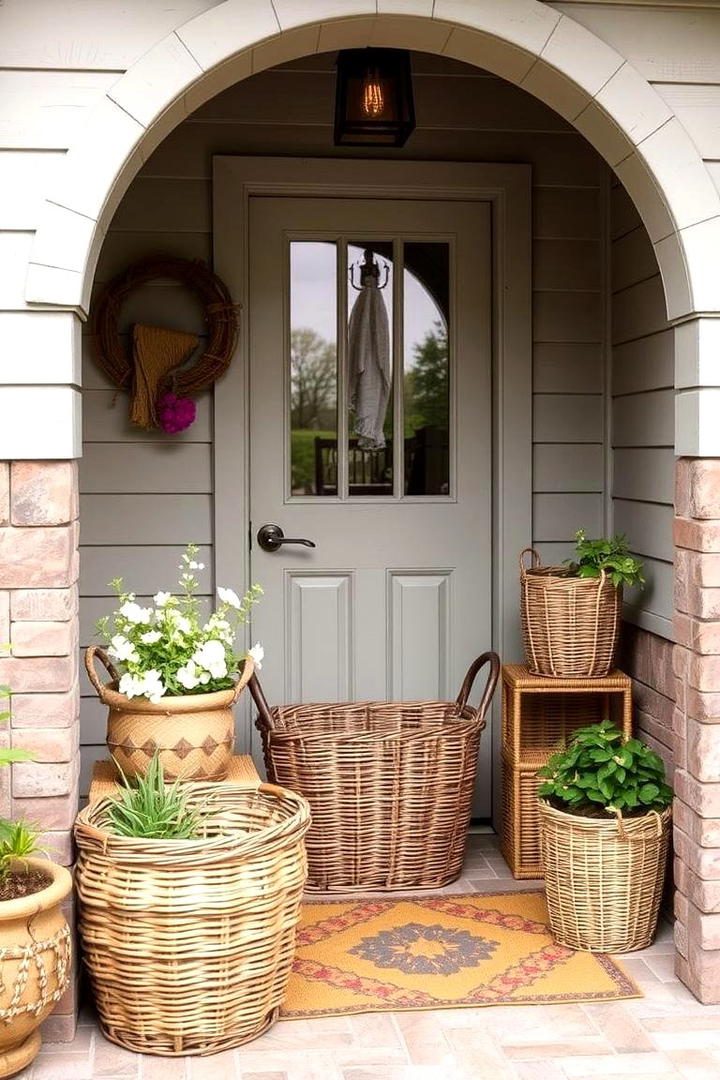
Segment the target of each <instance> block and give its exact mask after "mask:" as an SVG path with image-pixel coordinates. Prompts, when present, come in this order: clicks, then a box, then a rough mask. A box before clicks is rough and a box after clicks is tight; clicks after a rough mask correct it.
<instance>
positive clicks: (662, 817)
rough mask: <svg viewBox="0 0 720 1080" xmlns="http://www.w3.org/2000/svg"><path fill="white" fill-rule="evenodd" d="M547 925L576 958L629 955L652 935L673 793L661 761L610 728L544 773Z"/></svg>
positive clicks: (576, 745)
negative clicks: (582, 953) (580, 952)
mask: <svg viewBox="0 0 720 1080" xmlns="http://www.w3.org/2000/svg"><path fill="white" fill-rule="evenodd" d="M538 776H539V777H540V779H541V781H542V783H541V784H540V787H539V788H538V796H539V799H540V846H541V858H542V863H543V868H544V871H545V891H546V895H547V903H548V912H549V915H550V926H551V928H552V931H553V934H554V936H555V938H556V940H557V941H558V942H559V943H560V944H561V945H567V946H569V947H570V948H572V949H585V950H589V951H591V952H631V951H633V950H635V949H644V948H645V947H646V946H647V945H649V944H650V943H651V941H652V939H653V937H654V935H655V930H656V927H657V917H658V910H659V906H660V898H661V896H662V890H663V882H664V879H665V869H666V863H667V850H668V838H669V831H670V817H671V811H670V803H671V801H672V790H671V788H670V787H669V785H668V784H667V783H666V781H665V767H664V765H663V762H662V759H661V758H660V757H659V756H658V755H657V754H656V753H655V752H654V751H653V750H651V749H650V748H649V747H648V746H647V745H646V744H645V743H643V742H642V741H641V740H640V739H635V738H627V737H626V736H625V735H624V734H623V733H622V732H621V731H620V730H619V729H618V728H616V727H615V726H614V725H613V724H612V723H611V722H610V721H609V720H605V721H603V722H602V723H601V724H592V725H591V726H589V727H585V728H581V729H580V730H579V731H577V732H576V733H575V735H574V736H573V738H572V740H571V741H570V742H569V744H568V746H567V747H566V749H564V750H562V751H560V752H559V753H557V754H555V755H553V757H552V758H551V759H550V761H549V762H548V764H547V765H545V766H543V768H541V769H540V770H539V771H538Z"/></svg>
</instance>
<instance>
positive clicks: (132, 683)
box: [118, 674, 143, 698]
mask: <svg viewBox="0 0 720 1080" xmlns="http://www.w3.org/2000/svg"><path fill="white" fill-rule="evenodd" d="M118 690H119V691H120V693H121V694H125V696H126V697H129V698H134V697H142V695H143V680H142V676H138V675H129V674H125V675H123V676H122V678H121V679H120V682H119V683H118Z"/></svg>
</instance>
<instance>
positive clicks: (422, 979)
mask: <svg viewBox="0 0 720 1080" xmlns="http://www.w3.org/2000/svg"><path fill="white" fill-rule="evenodd" d="M641 996H642V995H641V993H640V991H639V990H638V988H637V987H636V986H635V984H634V983H633V982H632V980H631V979H630V978H629V977H628V976H627V975H626V974H625V972H624V971H623V970H622V968H621V967H620V965H619V964H618V963H617V962H616V961H614V960H612V959H611V958H610V957H609V956H605V955H600V954H597V953H584V952H575V951H573V950H572V949H567V948H565V947H564V946H561V945H556V944H555V943H554V942H553V939H552V936H551V934H550V930H549V927H548V920H547V909H546V907H545V897H544V895H543V894H542V893H539V892H509V893H492V894H487V895H481V894H479V893H470V894H468V895H463V896H448V895H445V896H428V895H426V896H422V897H417V898H414V897H394V898H392V899H388V898H385V897H380V898H376V897H367V898H364V899H358V900H322V901H317V902H311V903H307V904H305V905H304V906H303V909H302V916H301V920H300V925H299V927H298V937H297V953H296V958H295V963H294V965H293V972H292V975H291V976H290V983H289V986H288V992H287V995H286V998H285V1004H284V1006H283V1009H282V1016H283V1017H286V1018H292V1017H306V1016H326V1015H336V1014H341V1013H363V1012H386V1011H387V1012H395V1011H397V1010H400V1009H455V1008H461V1007H470V1006H474V1007H476V1008H477V1007H479V1006H482V1005H532V1004H537V1005H547V1004H553V1003H559V1002H585V1001H620V1000H623V999H625V998H634V997H641Z"/></svg>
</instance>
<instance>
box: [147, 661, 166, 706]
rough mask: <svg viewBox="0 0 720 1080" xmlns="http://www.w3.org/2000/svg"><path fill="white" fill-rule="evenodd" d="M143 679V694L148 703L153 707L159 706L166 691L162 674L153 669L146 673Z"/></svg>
mask: <svg viewBox="0 0 720 1080" xmlns="http://www.w3.org/2000/svg"><path fill="white" fill-rule="evenodd" d="M141 678H142V682H143V691H142V692H143V694H144V695H145V697H146V698H147V699H148V701H151V702H152V703H153V705H157V704H158V703H159V701H160V698H161V697H162V696H163V694H164V693H165V689H166V687H165V684H164V682H163V681H162V676H161V674H160V672H159V671H156V670H155V668H151V669H150V671H146V672H145V674H144V675H142V676H141Z"/></svg>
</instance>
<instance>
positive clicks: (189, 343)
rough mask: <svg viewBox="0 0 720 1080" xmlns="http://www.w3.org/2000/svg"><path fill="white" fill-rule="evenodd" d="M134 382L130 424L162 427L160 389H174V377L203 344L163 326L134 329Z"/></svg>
mask: <svg viewBox="0 0 720 1080" xmlns="http://www.w3.org/2000/svg"><path fill="white" fill-rule="evenodd" d="M132 340H133V359H134V362H135V374H134V379H133V390H132V401H131V403H130V421H131V423H133V424H137V426H138V427H141V428H145V429H148V428H153V427H157V426H158V422H157V414H156V408H155V407H156V404H157V399H158V394H159V392H160V388H161V386H162V384H163V382H165V383H166V384H167V385H166V387H165V389H171V385H170V383H171V380H170V376H171V375H172V372H173V371H176V370H178V369H179V368H181V367H182V366H183V364H185V363H186V362H187V361H188V360H189V359H190V357H191V356H192V353H193V351H194V350H195V348H196V347H197V343H198V341H199V340H200V339H199V338H198V336H197V334H186V333H185V332H184V331H182V330H166V329H165V328H163V327H161V326H143V325H142V324H141V323H136V324H135V326H133V332H132Z"/></svg>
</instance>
